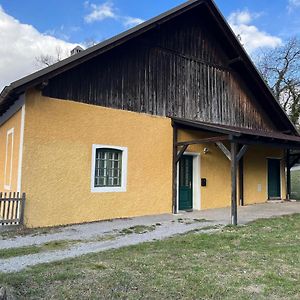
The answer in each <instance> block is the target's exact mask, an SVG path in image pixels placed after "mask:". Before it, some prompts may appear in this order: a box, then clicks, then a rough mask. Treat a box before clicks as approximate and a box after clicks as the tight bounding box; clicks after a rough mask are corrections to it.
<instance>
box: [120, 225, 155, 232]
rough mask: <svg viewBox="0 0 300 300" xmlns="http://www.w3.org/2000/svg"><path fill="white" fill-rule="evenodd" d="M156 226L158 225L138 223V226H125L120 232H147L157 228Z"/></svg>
mask: <svg viewBox="0 0 300 300" xmlns="http://www.w3.org/2000/svg"><path fill="white" fill-rule="evenodd" d="M156 226H158V225H151V226H146V225H136V226H132V227H129V228H124V229H122V230H120V231H119V233H120V234H133V233H135V234H143V233H147V232H151V231H153V230H155V228H156Z"/></svg>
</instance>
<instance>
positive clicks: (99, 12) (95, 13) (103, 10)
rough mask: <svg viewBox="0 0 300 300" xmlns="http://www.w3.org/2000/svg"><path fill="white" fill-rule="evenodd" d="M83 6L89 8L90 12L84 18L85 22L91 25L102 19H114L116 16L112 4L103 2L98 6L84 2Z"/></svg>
mask: <svg viewBox="0 0 300 300" xmlns="http://www.w3.org/2000/svg"><path fill="white" fill-rule="evenodd" d="M85 6H86V7H88V8H90V9H91V10H92V12H91V13H90V14H88V15H86V16H85V17H84V20H85V22H87V23H93V22H95V21H103V20H104V19H116V18H117V14H116V11H115V8H114V6H113V4H112V2H105V3H103V4H100V5H96V4H93V3H91V4H90V3H89V2H87V1H86V2H85Z"/></svg>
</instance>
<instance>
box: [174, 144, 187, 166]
mask: <svg viewBox="0 0 300 300" xmlns="http://www.w3.org/2000/svg"><path fill="white" fill-rule="evenodd" d="M188 146H189V145H184V146H182V148H181V149H180V151H179V153H178V154H177V157H176V164H177V163H178V162H179V160H180V158H181V157H182V155H183V154H184V152H185V150H186V149H187V147H188Z"/></svg>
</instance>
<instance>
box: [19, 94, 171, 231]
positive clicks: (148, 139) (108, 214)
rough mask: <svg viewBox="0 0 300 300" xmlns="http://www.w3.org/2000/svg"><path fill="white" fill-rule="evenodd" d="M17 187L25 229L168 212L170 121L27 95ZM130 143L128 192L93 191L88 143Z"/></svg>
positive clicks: (169, 209)
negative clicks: (22, 198)
mask: <svg viewBox="0 0 300 300" xmlns="http://www.w3.org/2000/svg"><path fill="white" fill-rule="evenodd" d="M25 124H26V126H25V132H24V154H23V175H22V190H24V191H26V193H27V203H26V208H25V223H26V225H27V226H30V227H37V226H50V225H51V226H52V225H60V224H69V223H80V222H89V221H95V220H101V219H111V218H119V217H127V216H138V215H149V214H161V213H170V212H171V208H172V204H171V201H172V155H171V153H172V127H171V122H170V119H168V118H161V117H154V116H149V115H144V114H138V113H132V112H127V111H122V110H116V109H109V108H104V107H98V106H93V105H87V104H81V103H76V102H71V101H61V100H57V99H50V98H46V97H42V96H41V95H40V93H39V92H36V91H33V90H31V91H29V92H28V93H27V94H26V123H25ZM93 144H105V145H114V146H122V147H128V173H127V191H126V192H121V193H92V192H91V183H90V182H91V158H92V145H93Z"/></svg>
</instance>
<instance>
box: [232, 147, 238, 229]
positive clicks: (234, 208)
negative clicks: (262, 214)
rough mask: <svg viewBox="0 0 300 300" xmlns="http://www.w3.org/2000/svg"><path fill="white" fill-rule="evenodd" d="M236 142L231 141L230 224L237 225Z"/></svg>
mask: <svg viewBox="0 0 300 300" xmlns="http://www.w3.org/2000/svg"><path fill="white" fill-rule="evenodd" d="M236 155H237V144H236V143H234V142H231V224H232V225H237V158H236Z"/></svg>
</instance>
